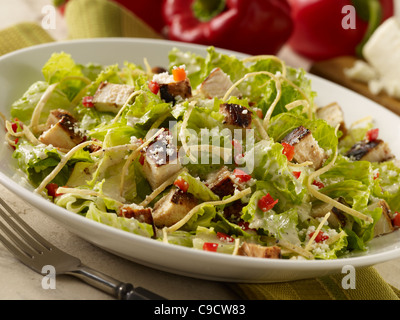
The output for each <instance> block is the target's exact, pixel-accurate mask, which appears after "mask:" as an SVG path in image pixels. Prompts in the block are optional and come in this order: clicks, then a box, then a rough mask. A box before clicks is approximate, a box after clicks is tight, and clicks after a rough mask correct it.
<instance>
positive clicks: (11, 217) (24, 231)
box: [0, 198, 52, 256]
mask: <svg viewBox="0 0 400 320" xmlns="http://www.w3.org/2000/svg"><path fill="white" fill-rule="evenodd" d="M0 204H1V205H2V206H3V208H4V209H5V210H6V211H7V212H5V211H4V210H2V209H1V208H0V215H1V216H2V217H3V219H4V220H5V221H6V222H7V223H8V225H9V226H10V227H11V228H12V229H13V230H14V231H15V232H16V233H17V234H19V236H20V237H21V238H22V239H23V240H24V241H25V243H26V244H29V246H30V247H32V248H33V249H34V250H35V251H36V252H32V251H31V250H29V249H28V247H27V245H26V244H24V243H23V242H22V241H21V240H20V239H19V238H18V237H16V235H15V234H14V233H13V232H12V231H11V230H10V228H7V227H6V226H5V225H4V224H3V228H2V229H3V231H4V232H5V233H7V235H8V236H9V237H10V238H12V240H14V241H15V242H16V243H17V244H18V245H19V246H20V247H21V249H23V250H24V251H25V252H26V253H28V254H30V255H31V256H32V255H33V254H34V253H41V252H43V250H45V249H47V250H51V248H52V246H51V244H50V243H49V242H47V241H46V240H45V239H44V238H42V237H41V236H40V235H39V234H38V233H37V232H36V231H35V230H33V229H32V228H31V227H30V226H29V225H28V224H26V223H25V221H24V220H22V219H21V217H20V216H19V215H17V214H16V213H15V212H14V210H12V209H11V208H10V207H9V206H8V205H7V204H6V203H5V202H4V200H3V199H1V198H0ZM7 213H8V214H7Z"/></svg>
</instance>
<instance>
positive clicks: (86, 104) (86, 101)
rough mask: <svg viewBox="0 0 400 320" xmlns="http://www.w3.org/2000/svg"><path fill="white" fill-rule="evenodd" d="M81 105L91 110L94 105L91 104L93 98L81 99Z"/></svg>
mask: <svg viewBox="0 0 400 320" xmlns="http://www.w3.org/2000/svg"><path fill="white" fill-rule="evenodd" d="M82 105H83V106H84V107H85V108H93V107H94V104H93V97H92V96H86V97H83V98H82Z"/></svg>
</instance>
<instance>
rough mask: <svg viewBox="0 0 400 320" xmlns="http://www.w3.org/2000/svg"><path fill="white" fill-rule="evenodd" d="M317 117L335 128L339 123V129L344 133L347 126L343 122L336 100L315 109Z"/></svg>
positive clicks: (342, 115) (341, 112)
mask: <svg viewBox="0 0 400 320" xmlns="http://www.w3.org/2000/svg"><path fill="white" fill-rule="evenodd" d="M317 117H318V118H320V119H323V120H325V121H326V122H328V124H329V125H331V126H332V127H334V128H336V127H337V126H338V125H339V130H340V131H341V132H342V133H343V135H342V137H343V136H345V135H346V133H347V128H346V124H345V122H344V114H343V110H342V108H341V107H340V106H339V104H337V103H336V102H334V103H331V104H329V105H327V106H325V107H322V108H318V109H317Z"/></svg>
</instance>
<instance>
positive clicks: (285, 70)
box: [242, 55, 287, 78]
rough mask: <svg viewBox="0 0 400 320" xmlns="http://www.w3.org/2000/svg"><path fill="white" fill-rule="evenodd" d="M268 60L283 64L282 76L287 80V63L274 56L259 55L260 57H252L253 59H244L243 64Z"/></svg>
mask: <svg viewBox="0 0 400 320" xmlns="http://www.w3.org/2000/svg"><path fill="white" fill-rule="evenodd" d="M267 59H271V60H275V61H277V62H278V63H280V64H281V66H282V72H281V73H282V76H283V77H284V78H286V74H287V68H286V63H285V62H284V61H283V60H282V59H280V58H279V57H277V56H273V55H258V56H252V57H248V58H244V59H242V61H243V62H245V63H246V62H253V61H260V60H267Z"/></svg>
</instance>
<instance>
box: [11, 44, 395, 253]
mask: <svg viewBox="0 0 400 320" xmlns="http://www.w3.org/2000/svg"><path fill="white" fill-rule="evenodd" d="M168 58H169V65H168V66H153V65H151V62H149V61H147V59H146V58H145V57H144V60H143V66H141V65H136V64H134V63H132V62H129V61H127V62H125V63H124V64H123V65H118V64H115V65H106V66H103V65H99V64H96V63H88V64H85V65H83V64H79V63H76V62H75V61H74V59H73V57H72V56H71V55H69V54H68V53H65V52H57V53H54V54H53V55H52V56H51V57H49V60H48V61H47V63H46V64H45V65H44V66H43V68H42V73H43V79H38V81H37V82H35V83H33V84H32V85H31V86H30V87H29V88H27V90H26V92H25V93H24V94H23V96H22V97H21V98H20V99H18V100H17V101H15V102H14V103H13V104H12V105H11V109H10V110H11V111H10V114H11V118H10V119H6V117H4V116H3V118H4V123H5V128H6V131H7V133H6V136H5V139H6V142H7V143H8V144H9V145H10V147H11V148H13V149H14V153H13V157H14V158H15V159H16V162H17V164H18V168H19V169H20V170H22V171H23V172H24V174H25V175H26V178H27V180H29V182H30V183H31V184H32V185H33V186H34V188H35V192H36V193H38V194H40V195H42V196H43V197H45V198H46V199H48V200H49V201H52V202H54V203H55V204H56V205H58V206H61V207H63V208H65V209H67V210H69V211H71V212H73V213H75V214H79V215H82V216H84V217H86V218H87V219H91V220H94V221H97V222H99V223H103V224H106V225H109V226H112V227H115V228H118V229H121V230H125V231H127V232H131V233H134V234H137V235H140V236H143V237H148V238H153V239H154V241H162V242H165V243H169V244H172V245H180V246H186V247H190V248H193V249H194V250H205V251H213V252H218V253H222V254H231V255H242V256H249V257H259V258H270V259H309V260H312V259H336V258H340V257H343V256H345V255H348V254H349V253H351V252H354V251H363V250H364V251H365V250H367V249H368V243H369V242H370V241H371V240H372V239H373V238H374V237H378V236H382V235H384V234H387V233H390V232H393V231H394V230H395V229H396V228H397V227H398V226H400V215H399V214H398V212H400V165H399V163H398V161H397V160H396V159H395V157H394V156H393V154H392V152H391V150H390V147H389V146H388V145H387V143H386V142H385V141H383V140H381V139H380V137H379V128H375V127H374V125H373V119H370V118H361V119H360V120H359V121H358V122H356V123H352V124H346V123H345V121H344V117H343V112H342V109H341V107H340V105H338V104H337V103H336V102H334V101H333V102H332V103H331V104H329V105H326V106H317V105H316V103H315V101H314V100H315V97H316V95H317V93H316V92H314V91H313V89H312V84H311V81H310V80H309V79H308V78H307V75H306V73H305V71H304V70H302V69H295V68H292V67H289V66H287V65H286V64H285V63H284V62H283V61H282V60H280V59H279V58H278V57H276V56H270V55H265V56H253V57H248V58H244V59H238V58H237V57H235V56H230V55H226V54H223V53H220V52H218V51H217V50H215V48H214V47H209V48H208V49H207V54H206V56H200V55H197V54H194V53H192V52H183V51H180V50H179V49H177V48H174V49H172V50H171V51H170V52H169V55H168Z"/></svg>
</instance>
